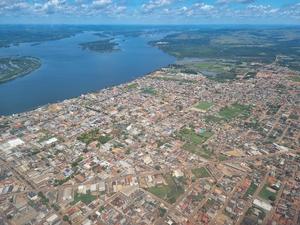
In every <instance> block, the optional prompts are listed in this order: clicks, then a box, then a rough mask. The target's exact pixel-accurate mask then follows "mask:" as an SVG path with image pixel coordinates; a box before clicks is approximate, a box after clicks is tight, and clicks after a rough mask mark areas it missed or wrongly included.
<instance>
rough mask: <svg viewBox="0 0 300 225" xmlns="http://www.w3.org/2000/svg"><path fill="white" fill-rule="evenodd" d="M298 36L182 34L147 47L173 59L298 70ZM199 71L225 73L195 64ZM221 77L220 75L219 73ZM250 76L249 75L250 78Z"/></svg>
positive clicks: (284, 32) (277, 32)
mask: <svg viewBox="0 0 300 225" xmlns="http://www.w3.org/2000/svg"><path fill="white" fill-rule="evenodd" d="M299 40H300V33H299V32H298V30H297V28H281V29H276V28H273V29H271V28H267V29H245V28H240V29H238V28H236V29H225V28H223V29H209V28H207V29H198V30H193V31H190V30H189V31H187V30H182V31H181V32H177V33H175V34H170V35H167V36H166V37H164V38H162V39H161V40H158V41H153V42H150V44H152V45H154V46H156V47H158V48H160V49H162V50H163V51H165V52H167V53H168V54H171V55H173V56H175V57H177V58H185V57H191V58H202V59H225V58H226V59H231V60H238V59H243V61H245V62H251V61H252V62H261V63H271V62H273V61H274V60H275V58H276V56H279V55H280V57H278V59H277V63H278V64H279V65H281V66H287V67H289V68H291V69H295V70H299V69H300V66H299V65H300V63H299V56H300V52H299V51H298V46H299ZM198 67H199V69H202V70H207V69H208V70H209V71H214V72H217V73H220V72H225V75H226V76H227V75H228V73H227V72H229V71H230V70H227V69H226V68H224V67H223V68H222V67H220V66H218V65H216V66H212V65H206V64H204V63H203V64H199V65H198ZM220 74H222V73H220ZM251 76H253V75H251Z"/></svg>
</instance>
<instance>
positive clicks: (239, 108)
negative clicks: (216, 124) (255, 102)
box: [218, 103, 251, 121]
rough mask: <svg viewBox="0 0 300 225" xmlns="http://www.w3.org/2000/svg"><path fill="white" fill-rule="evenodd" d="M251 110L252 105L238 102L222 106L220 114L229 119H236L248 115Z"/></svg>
mask: <svg viewBox="0 0 300 225" xmlns="http://www.w3.org/2000/svg"><path fill="white" fill-rule="evenodd" d="M250 112H251V107H250V106H248V105H241V104H238V103H234V104H232V105H231V106H226V107H224V108H222V109H221V110H220V111H219V113H218V115H219V117H221V118H222V119H224V120H226V121H229V120H232V119H235V118H237V117H241V116H242V117H248V116H249V115H250Z"/></svg>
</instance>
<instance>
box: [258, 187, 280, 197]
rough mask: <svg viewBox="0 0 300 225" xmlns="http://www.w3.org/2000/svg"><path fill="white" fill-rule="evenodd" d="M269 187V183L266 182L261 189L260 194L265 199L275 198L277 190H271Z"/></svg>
mask: <svg viewBox="0 0 300 225" xmlns="http://www.w3.org/2000/svg"><path fill="white" fill-rule="evenodd" d="M267 188H268V185H267V184H265V186H264V187H263V189H262V190H261V191H260V193H259V196H260V197H261V198H263V199H265V200H271V199H272V198H273V199H275V198H276V195H277V192H271V191H269V190H268V189H267Z"/></svg>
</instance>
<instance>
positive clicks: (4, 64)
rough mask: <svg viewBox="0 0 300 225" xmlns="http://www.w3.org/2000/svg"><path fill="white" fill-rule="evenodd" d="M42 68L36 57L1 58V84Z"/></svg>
mask: <svg viewBox="0 0 300 225" xmlns="http://www.w3.org/2000/svg"><path fill="white" fill-rule="evenodd" d="M40 66H41V61H40V60H39V59H38V58H35V57H29V56H22V57H6V58H0V83H3V82H6V81H9V80H13V79H15V78H18V77H20V76H24V75H26V74H29V73H31V72H33V71H35V70H37V69H38V68H39V67H40Z"/></svg>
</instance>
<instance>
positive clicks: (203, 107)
mask: <svg viewBox="0 0 300 225" xmlns="http://www.w3.org/2000/svg"><path fill="white" fill-rule="evenodd" d="M212 106H213V103H212V102H206V101H202V102H199V103H198V104H197V105H195V108H196V109H200V110H203V111H206V110H208V109H209V108H210V107H212Z"/></svg>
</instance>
